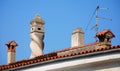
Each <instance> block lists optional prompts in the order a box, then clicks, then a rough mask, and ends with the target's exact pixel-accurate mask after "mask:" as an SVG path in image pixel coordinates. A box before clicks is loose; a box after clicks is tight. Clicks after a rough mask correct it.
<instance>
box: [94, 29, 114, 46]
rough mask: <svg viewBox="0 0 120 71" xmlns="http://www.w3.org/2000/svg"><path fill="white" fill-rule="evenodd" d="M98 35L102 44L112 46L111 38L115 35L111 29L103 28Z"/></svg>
mask: <svg viewBox="0 0 120 71" xmlns="http://www.w3.org/2000/svg"><path fill="white" fill-rule="evenodd" d="M96 37H97V38H98V39H99V43H100V46H102V47H104V46H111V39H112V38H113V37H115V35H114V34H113V33H112V32H111V31H110V30H103V31H101V32H99V33H98V34H96Z"/></svg>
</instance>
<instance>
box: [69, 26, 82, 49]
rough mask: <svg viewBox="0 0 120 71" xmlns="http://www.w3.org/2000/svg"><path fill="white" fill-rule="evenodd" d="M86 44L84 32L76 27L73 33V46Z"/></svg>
mask: <svg viewBox="0 0 120 71" xmlns="http://www.w3.org/2000/svg"><path fill="white" fill-rule="evenodd" d="M82 45H84V32H83V31H82V29H81V28H76V29H75V30H74V31H73V33H72V38H71V47H75V46H82Z"/></svg>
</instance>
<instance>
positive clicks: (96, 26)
mask: <svg viewBox="0 0 120 71" xmlns="http://www.w3.org/2000/svg"><path fill="white" fill-rule="evenodd" d="M100 9H101V10H107V9H108V8H100V7H99V6H97V8H96V25H95V26H94V27H93V28H95V31H96V34H97V33H98V29H99V28H98V22H99V21H98V19H99V18H101V19H105V20H110V21H112V19H108V18H104V17H99V16H98V11H99V10H100ZM95 40H96V41H97V38H96V36H95Z"/></svg>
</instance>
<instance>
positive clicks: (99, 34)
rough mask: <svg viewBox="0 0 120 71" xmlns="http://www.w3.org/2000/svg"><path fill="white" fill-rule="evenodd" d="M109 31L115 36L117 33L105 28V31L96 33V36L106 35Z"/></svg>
mask: <svg viewBox="0 0 120 71" xmlns="http://www.w3.org/2000/svg"><path fill="white" fill-rule="evenodd" d="M108 32H110V33H111V34H112V35H113V37H115V35H114V34H113V33H112V32H111V31H110V30H103V31H101V32H99V33H98V34H96V36H101V35H105V34H106V33H108Z"/></svg>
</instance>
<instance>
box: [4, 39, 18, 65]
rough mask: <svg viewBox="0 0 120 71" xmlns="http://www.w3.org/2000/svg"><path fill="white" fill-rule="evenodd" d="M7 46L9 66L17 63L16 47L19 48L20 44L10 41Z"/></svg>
mask: <svg viewBox="0 0 120 71" xmlns="http://www.w3.org/2000/svg"><path fill="white" fill-rule="evenodd" d="M6 45H7V47H8V64H9V63H12V62H15V53H16V46H18V44H17V43H16V42H15V41H10V42H8V43H7V44H6Z"/></svg>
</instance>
